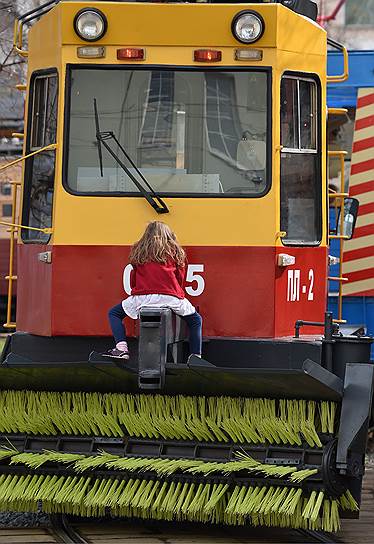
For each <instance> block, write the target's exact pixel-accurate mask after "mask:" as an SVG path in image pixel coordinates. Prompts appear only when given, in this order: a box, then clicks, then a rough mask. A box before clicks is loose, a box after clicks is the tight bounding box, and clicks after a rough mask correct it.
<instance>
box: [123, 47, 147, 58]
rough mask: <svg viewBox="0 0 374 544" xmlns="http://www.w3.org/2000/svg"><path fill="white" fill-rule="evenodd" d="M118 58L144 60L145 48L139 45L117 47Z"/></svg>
mask: <svg viewBox="0 0 374 544" xmlns="http://www.w3.org/2000/svg"><path fill="white" fill-rule="evenodd" d="M117 59H118V60H144V59H145V50H144V49H139V48H137V47H123V48H122V49H117Z"/></svg>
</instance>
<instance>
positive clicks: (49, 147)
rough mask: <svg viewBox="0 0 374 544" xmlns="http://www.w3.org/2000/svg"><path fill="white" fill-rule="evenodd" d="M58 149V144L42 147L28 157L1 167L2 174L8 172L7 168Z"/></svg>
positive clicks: (25, 156)
mask: <svg viewBox="0 0 374 544" xmlns="http://www.w3.org/2000/svg"><path fill="white" fill-rule="evenodd" d="M56 148H57V144H49V145H46V146H45V147H41V148H40V149H37V150H36V151H33V152H32V153H29V154H28V155H24V156H23V157H20V158H19V159H16V160H15V161H12V162H8V163H7V164H5V165H4V166H1V167H0V172H1V171H2V170H6V169H7V168H10V166H14V165H15V164H18V163H19V162H22V161H25V160H26V159H28V158H29V157H32V156H33V155H37V154H38V153H42V152H43V151H49V150H51V149H56Z"/></svg>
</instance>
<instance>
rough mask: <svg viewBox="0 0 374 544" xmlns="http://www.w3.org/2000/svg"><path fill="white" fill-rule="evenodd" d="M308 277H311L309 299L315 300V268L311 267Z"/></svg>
mask: <svg viewBox="0 0 374 544" xmlns="http://www.w3.org/2000/svg"><path fill="white" fill-rule="evenodd" d="M308 278H309V281H310V283H309V291H308V300H314V293H313V285H314V270H313V268H311V269H310V270H309V274H308Z"/></svg>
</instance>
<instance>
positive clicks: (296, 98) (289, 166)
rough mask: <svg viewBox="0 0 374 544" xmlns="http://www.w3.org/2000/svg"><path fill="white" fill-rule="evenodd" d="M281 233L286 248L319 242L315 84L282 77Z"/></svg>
mask: <svg viewBox="0 0 374 544" xmlns="http://www.w3.org/2000/svg"><path fill="white" fill-rule="evenodd" d="M280 117H281V145H282V151H281V181H280V183H281V230H282V231H285V232H286V233H287V234H286V237H285V238H283V243H284V244H285V245H303V244H309V245H310V244H318V243H319V242H320V240H321V235H322V225H321V179H320V176H319V175H318V173H319V171H320V153H319V152H318V131H317V121H318V118H319V113H318V111H317V83H316V82H315V81H314V80H310V79H306V78H305V79H304V78H297V77H293V76H284V77H283V78H282V82H281V111H280Z"/></svg>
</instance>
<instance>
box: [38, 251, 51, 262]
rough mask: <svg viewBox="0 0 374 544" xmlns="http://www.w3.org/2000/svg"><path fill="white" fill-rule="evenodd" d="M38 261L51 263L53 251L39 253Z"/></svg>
mask: <svg viewBox="0 0 374 544" xmlns="http://www.w3.org/2000/svg"><path fill="white" fill-rule="evenodd" d="M38 261H41V262H42V263H46V264H50V263H51V262H52V251H43V252H42V253H38Z"/></svg>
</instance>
